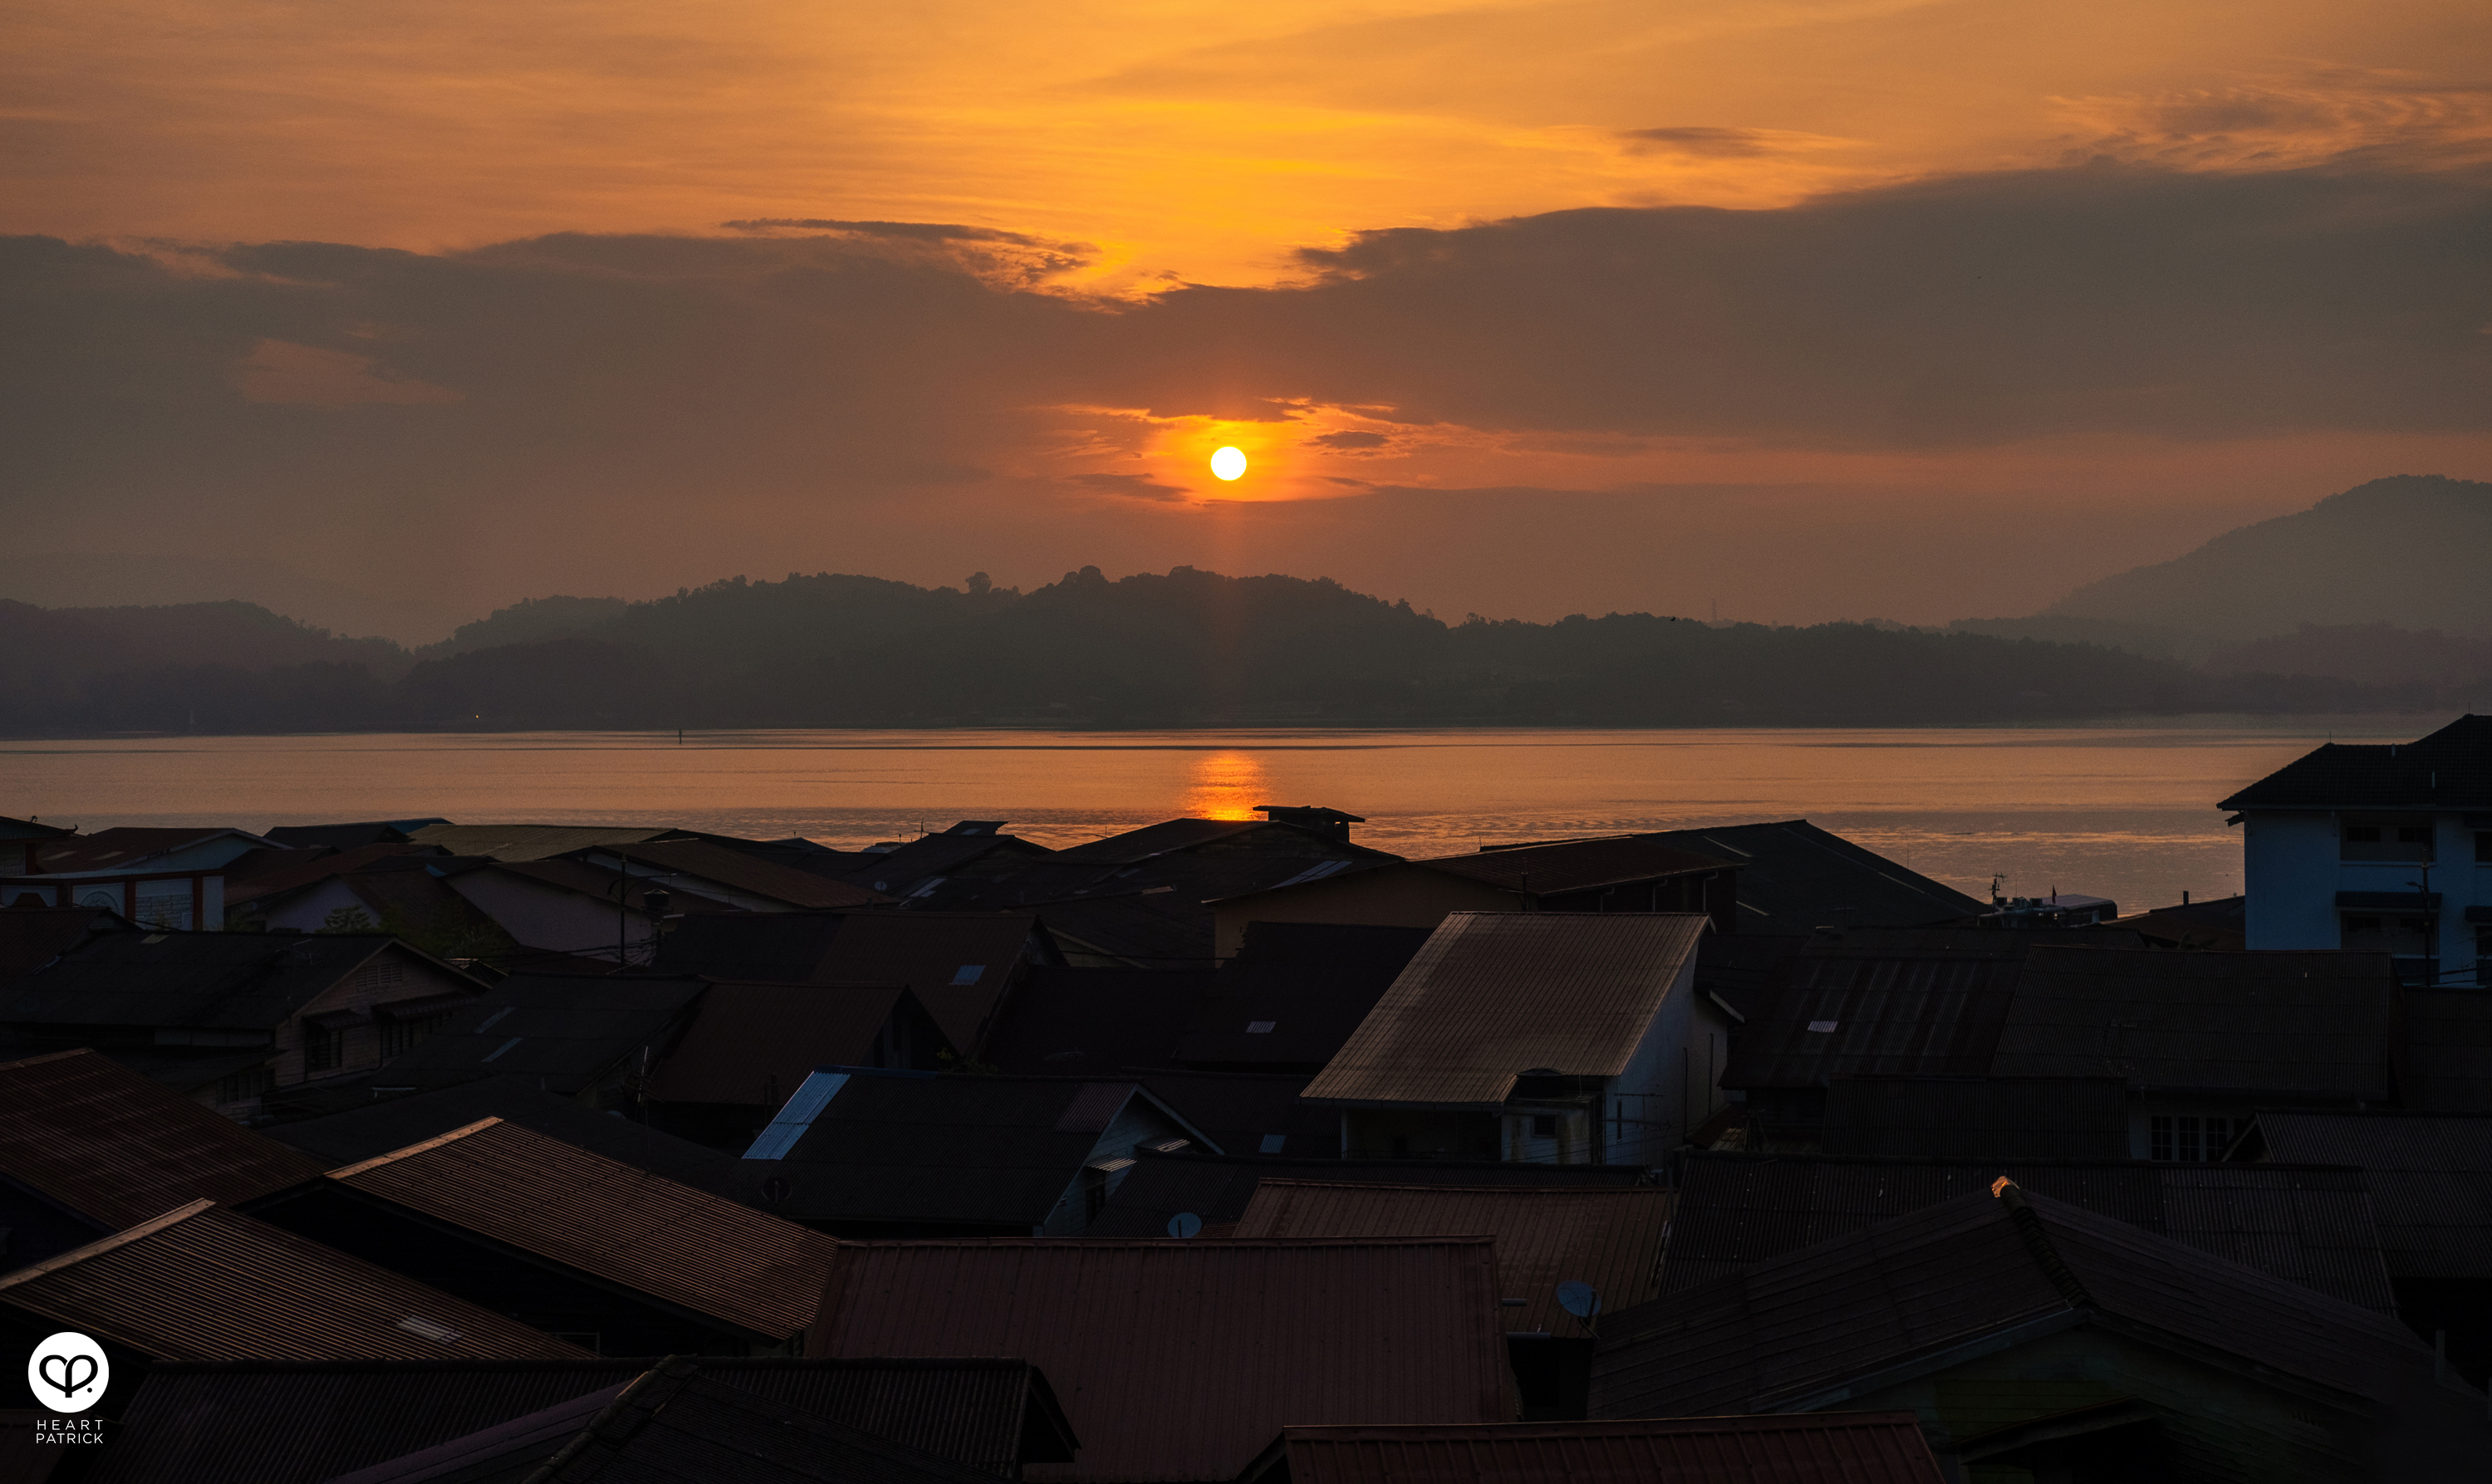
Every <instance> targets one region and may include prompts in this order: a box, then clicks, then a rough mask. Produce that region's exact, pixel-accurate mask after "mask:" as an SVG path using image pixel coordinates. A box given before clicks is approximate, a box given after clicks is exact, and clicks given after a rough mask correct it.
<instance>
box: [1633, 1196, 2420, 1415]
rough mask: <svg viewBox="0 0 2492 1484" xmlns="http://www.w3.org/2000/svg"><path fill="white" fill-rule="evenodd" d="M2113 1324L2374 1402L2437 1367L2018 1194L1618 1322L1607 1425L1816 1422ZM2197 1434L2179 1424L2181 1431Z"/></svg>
mask: <svg viewBox="0 0 2492 1484" xmlns="http://www.w3.org/2000/svg"><path fill="white" fill-rule="evenodd" d="M2105 1322H2110V1323H2114V1324H2116V1325H2117V1326H2118V1329H2119V1332H2120V1333H2121V1334H2122V1335H2123V1336H2126V1337H2128V1338H2130V1339H2132V1340H2137V1341H2143V1342H2144V1343H2147V1344H2161V1345H2167V1346H2170V1347H2172V1348H2175V1349H2180V1350H2183V1351H2184V1352H2185V1351H2187V1350H2202V1351H2203V1350H2213V1351H2216V1352H2218V1353H2221V1354H2226V1355H2232V1356H2236V1357H2240V1359H2244V1360H2248V1361H2250V1362H2252V1363H2254V1364H2257V1365H2261V1366H2265V1367H2268V1368H2269V1369H2271V1370H2273V1371H2276V1372H2280V1373H2283V1374H2285V1375H2288V1376H2294V1377H2299V1378H2303V1379H2305V1380H2310V1381H2315V1382H2318V1383H2319V1384H2320V1385H2322V1386H2325V1387H2329V1388H2332V1389H2333V1390H2335V1391H2338V1392H2340V1393H2350V1394H2351V1396H2352V1397H2355V1398H2362V1399H2367V1400H2370V1401H2374V1402H2388V1401H2391V1400H2392V1399H2394V1398H2396V1397H2397V1396H2398V1395H2399V1394H2400V1388H2401V1387H2402V1386H2403V1385H2405V1384H2407V1383H2410V1382H2411V1380H2412V1379H2413V1378H2414V1376H2415V1375H2416V1373H2417V1369H2418V1364H2419V1367H2420V1368H2421V1371H2422V1373H2423V1374H2425V1375H2427V1374H2428V1368H2429V1366H2430V1363H2431V1351H2430V1350H2429V1349H2428V1348H2427V1347H2425V1346H2424V1345H2423V1344H2422V1342H2421V1341H2419V1340H2418V1339H2416V1338H2415V1336H2414V1333H2413V1332H2412V1331H2411V1330H2409V1329H2407V1328H2406V1327H2405V1326H2404V1325H2403V1324H2401V1323H2399V1322H2398V1321H2396V1320H2394V1319H2392V1318H2390V1317H2388V1316H2387V1315H2383V1314H2375V1313H2373V1312H2371V1311H2369V1310H2367V1309H2359V1308H2356V1307H2355V1306H2353V1305H2351V1304H2347V1303H2342V1302H2340V1301H2338V1300H2336V1299H2333V1298H2329V1297H2328V1296H2326V1295H2325V1294H2320V1293H2314V1292H2312V1291H2310V1290H2308V1289H2304V1288H2301V1287H2299V1286H2298V1285H2295V1284H2290V1283H2286V1282H2284V1281H2283V1280H2281V1279H2276V1278H2270V1277H2269V1276H2267V1275H2266V1274H2263V1273H2258V1272H2254V1271H2252V1270H2251V1269H2249V1268H2246V1267H2242V1266H2240V1265H2239V1264H2236V1263H2232V1262H2228V1261H2224V1260H2222V1259H2220V1258H2216V1257H2212V1256H2210V1255H2208V1254H2206V1253H2203V1252H2199V1251H2197V1250H2195V1249H2193V1248H2190V1247H2187V1246H2183V1245H2181V1244H2180V1243H2179V1242H2175V1241H2172V1240H2170V1239H2168V1238H2165V1237H2160V1236H2156V1235H2154V1234H2152V1233H2151V1232H2144V1231H2141V1230H2139V1229H2138V1228H2136V1227H2133V1226H2130V1225H2128V1224H2127V1223H2125V1222H2121V1221H2119V1220H2116V1219H2114V1218H2111V1217H2107V1216H2099V1215H2095V1214H2093V1213H2092V1212H2089V1211H2084V1210H2081V1209H2079V1208H2077V1207H2075V1206H2072V1205H2067V1204H2063V1203H2062V1202H2057V1201H2053V1200H2051V1199H2049V1198H2048V1197H2045V1196H2040V1195H2034V1194H2032V1193H2029V1192H2024V1191H2019V1190H2017V1189H2016V1188H2015V1187H2013V1186H2008V1187H2005V1188H2004V1190H2003V1194H2002V1195H2000V1196H1993V1195H1992V1194H1990V1193H1989V1192H1988V1191H1977V1192H1974V1193H1973V1194H1971V1195H1966V1196H1960V1197H1957V1198H1956V1199H1954V1200H1951V1201H1944V1202H1939V1203H1937V1204H1935V1205H1930V1206H1925V1207H1923V1208H1921V1209H1919V1210H1916V1211H1913V1212H1910V1213H1908V1214H1905V1215H1902V1216H1898V1217H1894V1218H1892V1219H1890V1220H1887V1221H1884V1222H1880V1223H1878V1224H1877V1225H1875V1226H1871V1227H1867V1228H1863V1229H1860V1230H1858V1231H1855V1232H1848V1233H1846V1234H1843V1235H1839V1236H1836V1237H1833V1238H1831V1239H1829V1240H1825V1241H1822V1242H1818V1243H1816V1244H1814V1245H1812V1246H1808V1247H1803V1248H1800V1249H1798V1250H1796V1251H1794V1252H1788V1253H1784V1254H1782V1255H1781V1256H1779V1257H1776V1258H1773V1259H1770V1260H1768V1261H1764V1262H1761V1263H1758V1264H1757V1265H1756V1266H1753V1267H1750V1268H1748V1269H1746V1270H1744V1271H1743V1272H1740V1273H1737V1274H1734V1275H1732V1276H1730V1277H1726V1278H1722V1279H1720V1280H1718V1281H1716V1282H1713V1283H1709V1284H1706V1285H1704V1286H1702V1287H1699V1288H1694V1289H1688V1290H1684V1291H1676V1292H1673V1293H1671V1294H1669V1295H1668V1296H1666V1297H1664V1298H1662V1299H1661V1300H1659V1301H1657V1302H1654V1303H1650V1304H1647V1305H1645V1306H1644V1307H1643V1308H1641V1309H1636V1310H1629V1311H1625V1312H1622V1313H1619V1314H1616V1315H1613V1316H1611V1317H1610V1320H1609V1321H1608V1322H1607V1323H1606V1324H1604V1325H1603V1328H1602V1336H1601V1341H1600V1347H1599V1350H1598V1351H1597V1352H1596V1353H1595V1355H1594V1357H1593V1361H1592V1410H1593V1411H1594V1412H1595V1413H1597V1414H1600V1415H1603V1416H1622V1415H1623V1416H1689V1415H1696V1414H1701V1413H1705V1412H1715V1411H1724V1410H1742V1411H1779V1410H1813V1408H1815V1407H1817V1406H1823V1405H1829V1404H1830V1403H1831V1402H1832V1401H1834V1400H1835V1399H1837V1398H1839V1397H1840V1395H1842V1394H1843V1392H1844V1389H1845V1388H1846V1387H1847V1385H1848V1384H1849V1383H1850V1382H1851V1381H1853V1380H1855V1379H1858V1378H1862V1377H1866V1376H1870V1375H1873V1374H1877V1375H1881V1376H1882V1377H1883V1378H1884V1379H1885V1380H1886V1381H1887V1382H1888V1383H1891V1381H1892V1380H1895V1379H1897V1376H1896V1372H1895V1369H1894V1368H1895V1367H1897V1366H1899V1365H1909V1366H1912V1367H1914V1368H1916V1370H1917V1372H1918V1374H1928V1373H1929V1372H1932V1371H1937V1370H1941V1369H1943V1368H1944V1367H1945V1366H1947V1365H1949V1364H1951V1363H1953V1361H1954V1359H1955V1358H1957V1357H1960V1356H1961V1355H1963V1354H1964V1353H1966V1352H1967V1350H1969V1349H1970V1348H1972V1347H1975V1346H1983V1345H1991V1346H1993V1347H1994V1348H1995V1342H1996V1340H1997V1338H1998V1337H2003V1336H2015V1335H2019V1334H2022V1335H2028V1336H2031V1335H2036V1334H2039V1333H2043V1332H2047V1331H2048V1329H2049V1328H2050V1327H2051V1326H2052V1325H2053V1324H2055V1323H2056V1324H2057V1325H2058V1326H2059V1327H2074V1326H2075V1325H2077V1324H2080V1323H2105ZM2027 1326H2031V1327H2027ZM1905 1374H1914V1373H1913V1372H1909V1371H1908V1372H1906V1373H1905ZM2191 1421H2192V1419H2191V1418H2189V1417H2188V1416H2186V1415H2182V1416H2180V1417H2177V1418H2175V1417H2171V1416H2169V1415H2168V1414H2167V1421H2166V1425H2167V1427H2172V1426H2179V1427H2182V1428H2184V1429H2185V1428H2186V1427H2188V1426H2189V1425H2190V1424H2191Z"/></svg>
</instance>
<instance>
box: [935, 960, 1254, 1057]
mask: <svg viewBox="0 0 2492 1484" xmlns="http://www.w3.org/2000/svg"><path fill="white" fill-rule="evenodd" d="M1212 979H1213V976H1212V974H1211V972H1210V971H1209V970H1207V969H1147V968H1038V969H1032V970H1031V971H1030V975H1029V978H1028V979H1027V980H1026V981H1025V982H1023V985H1022V987H1021V988H1020V989H1019V990H1017V991H1015V992H1014V993H1013V996H1012V998H1011V999H1010V1000H1009V1001H1008V1002H1006V1003H1005V1005H1004V1006H1003V1008H1002V1009H1001V1010H1000V1011H999V1012H997V1014H996V1016H995V1024H994V1029H993V1030H991V1031H990V1032H988V1035H987V1049H986V1051H985V1052H984V1053H983V1054H981V1055H980V1056H979V1058H978V1059H979V1060H981V1061H984V1062H986V1063H987V1064H988V1065H989V1066H992V1067H994V1068H996V1069H998V1070H1000V1071H1005V1072H1017V1073H1027V1074H1029V1075H1031V1076H1043V1077H1113V1076H1115V1075H1117V1073H1118V1069H1119V1068H1123V1067H1131V1066H1162V1065H1165V1064H1167V1062H1168V1059H1169V1053H1170V1051H1171V1049H1172V1048H1173V1047H1174V1046H1175V1044H1176V1042H1177V1039H1178V1038H1179V1037H1180V1036H1182V1035H1183V1034H1184V1033H1185V1026H1186V1022H1187V1021H1188V1020H1189V1019H1190V1018H1192V1016H1193V1014H1194V1009H1195V1006H1196V1005H1197V1004H1198V1003H1199V1002H1201V998H1202V996H1203V994H1205V993H1206V992H1207V991H1208V990H1209V989H1210V987H1211V984H1212Z"/></svg>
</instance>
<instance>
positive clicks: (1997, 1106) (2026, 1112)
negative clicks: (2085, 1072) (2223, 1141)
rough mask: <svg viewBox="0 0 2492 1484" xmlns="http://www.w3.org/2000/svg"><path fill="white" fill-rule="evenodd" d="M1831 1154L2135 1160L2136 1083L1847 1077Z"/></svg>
mask: <svg viewBox="0 0 2492 1484" xmlns="http://www.w3.org/2000/svg"><path fill="white" fill-rule="evenodd" d="M1824 1142H1825V1152H1826V1153H1828V1154H1868V1155H1932V1156H1936V1157H1938V1158H1942V1159H1987V1158H2000V1157H2005V1156H2022V1157H2024V1158H2027V1159H2125V1158H2127V1157H2128V1083H2127V1081H2126V1080H2125V1079H2122V1078H2117V1077H2093V1078H2085V1077H1838V1078H1835V1079H1834V1080H1833V1081H1832V1082H1830V1083H1827V1085H1826V1090H1825V1136H1824Z"/></svg>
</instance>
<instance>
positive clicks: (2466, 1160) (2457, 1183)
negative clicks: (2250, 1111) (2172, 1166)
mask: <svg viewBox="0 0 2492 1484" xmlns="http://www.w3.org/2000/svg"><path fill="white" fill-rule="evenodd" d="M2252 1137H2253V1139H2254V1140H2255V1141H2256V1142H2257V1143H2259V1144H2260V1145H2262V1146H2263V1147H2264V1149H2265V1151H2266V1154H2267V1156H2268V1157H2269V1158H2270V1159H2277V1160H2294V1161H2304V1160H2319V1161H2326V1162H2328V1163H2329V1164H2343V1165H2356V1166H2359V1167H2360V1168H2361V1170H2362V1171H2363V1177H2364V1179H2365V1180H2366V1181H2367V1182H2368V1184H2369V1185H2370V1188H2371V1209H2372V1212H2373V1214H2374V1215H2375V1216H2376V1217H2377V1219H2378V1221H2379V1224H2380V1246H2381V1250H2382V1252H2383V1254H2384V1255H2385V1256H2386V1258H2387V1259H2388V1271H2389V1272H2390V1273H2392V1274H2394V1275H2396V1276H2397V1277H2399V1278H2467V1279H2477V1280H2482V1279H2492V1116H2482V1115H2473V1116H2470V1115H2465V1114H2455V1113H2280V1112H2272V1111H2270V1112H2264V1113H2260V1114H2259V1115H2258V1124H2257V1127H2256V1129H2255V1132H2254V1134H2253V1136H2252ZM2240 1168H2243V1169H2250V1170H2256V1169H2261V1168H2263V1167H2262V1166H2259V1165H2247V1166H2242V1167H2240Z"/></svg>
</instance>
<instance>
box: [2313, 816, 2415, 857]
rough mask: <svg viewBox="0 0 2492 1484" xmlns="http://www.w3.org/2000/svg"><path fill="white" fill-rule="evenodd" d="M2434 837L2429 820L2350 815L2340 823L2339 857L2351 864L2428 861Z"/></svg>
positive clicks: (2337, 849) (2337, 836)
mask: <svg viewBox="0 0 2492 1484" xmlns="http://www.w3.org/2000/svg"><path fill="white" fill-rule="evenodd" d="M2433 835H2434V831H2433V829H2432V822H2431V820H2430V818H2429V817H2428V816H2423V817H2417V816H2413V815H2405V816H2396V815H2347V816H2344V817H2343V818H2341V819H2340V820H2338V821H2337V825H2336V854H2337V858H2338V859H2340V860H2349V861H2427V860H2429V859H2431V858H2432V839H2433Z"/></svg>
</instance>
